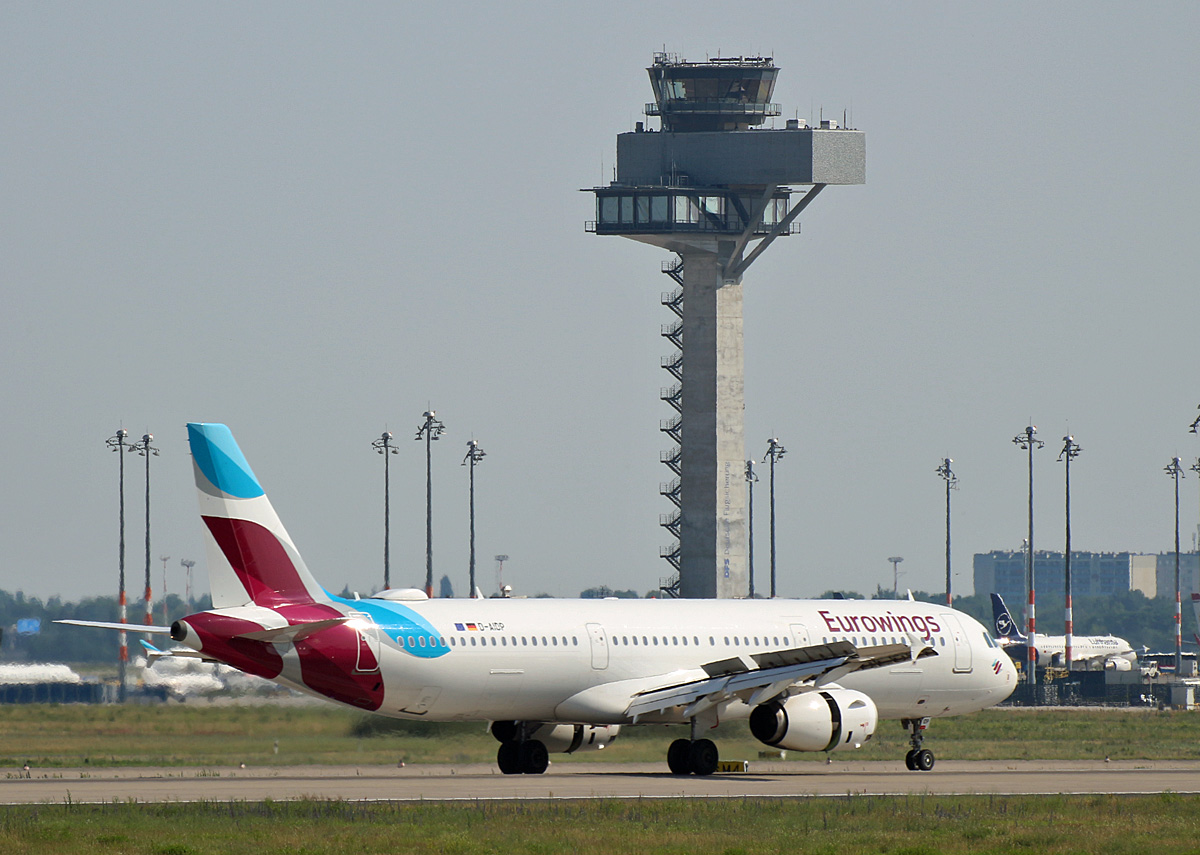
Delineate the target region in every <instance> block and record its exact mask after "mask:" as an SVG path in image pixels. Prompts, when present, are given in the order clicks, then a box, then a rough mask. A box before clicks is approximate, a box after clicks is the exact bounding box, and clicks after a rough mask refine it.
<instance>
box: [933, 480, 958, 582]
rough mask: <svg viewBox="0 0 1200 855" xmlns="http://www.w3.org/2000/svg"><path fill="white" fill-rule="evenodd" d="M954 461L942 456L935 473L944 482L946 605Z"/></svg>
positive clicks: (955, 485) (948, 579)
mask: <svg viewBox="0 0 1200 855" xmlns="http://www.w3.org/2000/svg"><path fill="white" fill-rule="evenodd" d="M953 462H954V461H953V460H952V459H951V458H949V457H943V458H942V465H941V466H939V467H938V468H937V474H939V475H941V476H942V479H943V480H944V481H945V482H946V605H948V606H950V605H953V601H952V598H951V596H950V491H951V490H957V489H958V476H957V475H955V474H954V472H953V471H951V469H950V464H951V463H953Z"/></svg>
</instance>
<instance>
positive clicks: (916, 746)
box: [900, 718, 933, 772]
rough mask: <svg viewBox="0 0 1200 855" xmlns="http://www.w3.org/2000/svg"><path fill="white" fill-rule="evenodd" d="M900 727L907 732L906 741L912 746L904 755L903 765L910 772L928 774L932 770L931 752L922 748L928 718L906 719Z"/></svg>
mask: <svg viewBox="0 0 1200 855" xmlns="http://www.w3.org/2000/svg"><path fill="white" fill-rule="evenodd" d="M900 725H901V726H902V727H903V728H904V729H905V730H907V731H908V735H909V736H908V741H909V744H910V745H912V748H910V749H909V752H908V753H907V754H905V755H904V765H905V766H906V767H907V768H908V770H909V771H910V772H928V771H929V770H930V769H932V768H933V752H932V751H930V750H929V749H928V748H922V747H921V744H922V743H923V742H924V741H925V728H927V727H929V719H928V718H906V719H904V720H903V721H901V722H900Z"/></svg>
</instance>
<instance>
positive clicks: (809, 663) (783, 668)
mask: <svg viewBox="0 0 1200 855" xmlns="http://www.w3.org/2000/svg"><path fill="white" fill-rule="evenodd" d="M927 656H937V651H935V650H934V649H933V648H932V647H930V646H928V645H927V644H925V643H924V642H922V641H920V640H919V639H915V638H913V639H910V643H909V644H884V645H879V646H876V647H863V648H857V647H855V646H854V645H853V644H851V643H850V642H848V641H834V642H831V643H829V644H816V645H811V646H809V647H795V648H792V649H790V650H779V651H772V652H770V653H758V654H755V655H752V656H748V657H745V658H743V657H740V656H736V657H733V658H732V659H722V660H720V661H717V662H710V663H708V664H707V665H705V666H704V671H705V672H706V673H707V674H708V676H707V677H702V678H699V679H696V680H689V681H687V682H684V683H677V684H675V685H671V686H663V687H659V688H654V689H647V690H645V691H642V692H638V693H637V694H635V695H634V696H633V699H632V700H631V702H630V704H629V708H628V710H627V714H628V715H630V716H632V717H633V719H634V721H635V722H636V721H637V718H638V716H642V715H646V714H648V713H652V712H662V711H664V710H667V709H669V708H671V707H677V706H683V707H685V709H684V711H683V716H684V718H691V717H692V716H694V715H696V714H698V713H700V712H703V711H704V710H707V709H710V708H712V707H714V706H716V705H717V704H720V703H723V702H724V701H727V700H731V699H733V698H735V697H740V698H741V699H742V700H744V701H745V702H746V703H747V704H749V705H751V706H755V705H757V704H761V703H763V702H764V701H768V700H770V699H771V698H774V697H776V696H778V695H780V694H782V693H783V692H784V691H786V690H787V689H789V688H791V687H792V686H795V685H797V684H799V683H807V682H810V681H811V682H812V683H813V685H814V686H822V685H826V684H828V683H831V682H834V681H835V680H840V679H841V678H842V677H845V676H846V675H847V674H850V673H853V672H854V671H862V670H866V669H869V668H882V667H884V666H885V665H895V664H898V663H901V662H911V661H915V660H917V659H922V658H924V657H927Z"/></svg>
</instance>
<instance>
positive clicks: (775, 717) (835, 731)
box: [750, 689, 879, 751]
mask: <svg viewBox="0 0 1200 855" xmlns="http://www.w3.org/2000/svg"><path fill="white" fill-rule="evenodd" d="M878 720H879V711H878V710H877V709H876V708H875V702H874V701H872V700H871V699H870V698H869V697H867V696H866V695H864V694H863V693H862V692H856V691H854V690H852V689H825V690H823V691H819V692H804V693H803V694H799V695H793V696H791V697H790V698H787V699H786V700H783V701H778V700H776V701H770V702H768V703H765V704H760V705H759V706H757V707H755V708H754V711H753V712H751V713H750V732H751V733H752V734H754V738H755V739H757V740H758V741H759V742H765V743H766V744H767V745H771V746H775V747H777V748H790V749H792V750H793V751H838V750H840V749H843V748H860V747H862V745H863V743H864V742H866V741H867V740H868V739H870V738H871V736H872V735H873V734H874V733H875V724H876V722H878Z"/></svg>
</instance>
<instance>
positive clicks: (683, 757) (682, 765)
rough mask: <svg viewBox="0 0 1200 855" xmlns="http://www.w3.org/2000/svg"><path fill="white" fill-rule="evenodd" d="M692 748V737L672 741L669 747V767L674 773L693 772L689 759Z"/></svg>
mask: <svg viewBox="0 0 1200 855" xmlns="http://www.w3.org/2000/svg"><path fill="white" fill-rule="evenodd" d="M691 750H692V741H691V740H690V739H676V740H675V741H674V742H672V743H671V747H670V748H668V749H667V768H668V769H670V770H671V774H672V775H690V774H692V765H691V762H690V761H689V754H690V752H691Z"/></svg>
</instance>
